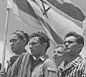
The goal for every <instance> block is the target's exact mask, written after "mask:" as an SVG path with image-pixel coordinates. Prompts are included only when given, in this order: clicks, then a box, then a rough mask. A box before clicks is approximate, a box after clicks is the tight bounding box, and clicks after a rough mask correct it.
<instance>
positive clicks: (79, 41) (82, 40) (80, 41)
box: [65, 32, 84, 45]
mask: <svg viewBox="0 0 86 77" xmlns="http://www.w3.org/2000/svg"><path fill="white" fill-rule="evenodd" d="M69 36H74V37H76V38H77V40H76V42H77V43H78V44H82V45H84V39H83V37H82V36H81V35H80V34H77V33H76V32H69V33H68V34H66V36H65V38H67V37H69Z"/></svg>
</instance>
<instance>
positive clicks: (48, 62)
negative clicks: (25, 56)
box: [44, 58, 57, 71]
mask: <svg viewBox="0 0 86 77" xmlns="http://www.w3.org/2000/svg"><path fill="white" fill-rule="evenodd" d="M44 65H45V66H46V67H47V69H48V70H51V71H56V70H57V68H56V65H55V63H54V61H53V60H52V59H50V58H47V59H46V60H45V62H44Z"/></svg>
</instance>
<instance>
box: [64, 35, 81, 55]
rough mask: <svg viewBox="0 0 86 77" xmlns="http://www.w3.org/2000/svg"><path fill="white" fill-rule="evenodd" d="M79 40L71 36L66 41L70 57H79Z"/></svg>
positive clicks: (66, 48)
mask: <svg viewBox="0 0 86 77" xmlns="http://www.w3.org/2000/svg"><path fill="white" fill-rule="evenodd" d="M76 40H77V38H76V37H74V36H69V37H67V38H65V40H64V45H65V50H66V52H67V54H70V55H72V56H73V55H79V52H80V48H79V47H80V44H77V42H76Z"/></svg>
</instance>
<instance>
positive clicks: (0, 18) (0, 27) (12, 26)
mask: <svg viewBox="0 0 86 77" xmlns="http://www.w3.org/2000/svg"><path fill="white" fill-rule="evenodd" d="M71 1H72V2H73V3H74V4H75V5H76V6H78V7H79V8H80V9H81V10H82V12H83V13H84V15H85V16H86V0H71ZM5 21H6V0H0V52H2V51H3V41H4V32H5ZM28 28H29V31H28ZM16 29H21V30H24V31H25V32H27V33H28V34H30V33H32V32H35V31H38V29H35V28H34V27H33V28H31V27H30V26H27V25H25V24H24V23H23V22H21V21H20V20H17V19H16V18H15V17H14V15H13V14H12V13H11V12H10V13H9V23H8V32H7V46H9V36H10V34H11V33H12V32H14V31H15V30H16ZM51 54H52V53H51ZM1 56H2V55H1ZM1 56H0V61H1Z"/></svg>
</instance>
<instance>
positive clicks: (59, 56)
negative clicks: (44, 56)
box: [53, 44, 65, 67]
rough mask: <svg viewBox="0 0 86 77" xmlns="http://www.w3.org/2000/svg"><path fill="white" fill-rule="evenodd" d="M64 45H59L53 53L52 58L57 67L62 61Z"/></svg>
mask: <svg viewBox="0 0 86 77" xmlns="http://www.w3.org/2000/svg"><path fill="white" fill-rule="evenodd" d="M64 52H65V51H64V45H63V44H59V45H58V46H57V47H56V48H55V51H54V56H53V60H54V62H55V63H56V65H57V67H58V66H59V65H60V64H61V62H62V61H63V59H64Z"/></svg>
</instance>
